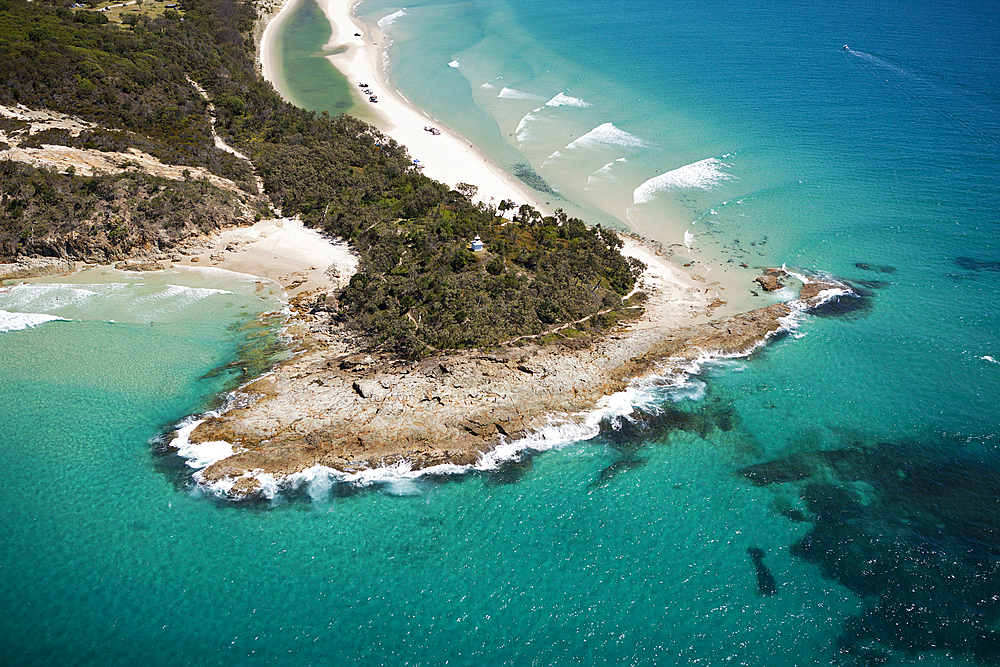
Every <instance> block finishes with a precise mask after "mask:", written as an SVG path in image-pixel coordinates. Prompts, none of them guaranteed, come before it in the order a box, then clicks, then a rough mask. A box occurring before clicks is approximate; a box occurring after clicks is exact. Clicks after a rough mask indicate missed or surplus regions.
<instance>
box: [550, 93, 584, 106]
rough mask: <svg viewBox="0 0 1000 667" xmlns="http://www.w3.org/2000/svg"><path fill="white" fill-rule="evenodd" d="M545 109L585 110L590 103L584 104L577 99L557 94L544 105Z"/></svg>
mask: <svg viewBox="0 0 1000 667" xmlns="http://www.w3.org/2000/svg"><path fill="white" fill-rule="evenodd" d="M545 106H547V107H576V108H578V109H586V108H588V107H590V106H592V105H591V104H590V102H584V101H583V100H581V99H579V98H577V97H570V96H569V95H566V94H565V93H559V94H558V95H556V96H555V97H553V98H552V99H551V100H549V101H548V102H546V103H545Z"/></svg>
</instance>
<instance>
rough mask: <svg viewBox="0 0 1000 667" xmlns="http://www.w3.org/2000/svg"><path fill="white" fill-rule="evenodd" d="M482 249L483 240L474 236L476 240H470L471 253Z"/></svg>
mask: <svg viewBox="0 0 1000 667" xmlns="http://www.w3.org/2000/svg"><path fill="white" fill-rule="evenodd" d="M482 249H483V240H482V239H481V238H479V235H478V234H476V238H474V239H472V252H479V251H480V250H482Z"/></svg>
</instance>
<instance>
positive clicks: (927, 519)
mask: <svg viewBox="0 0 1000 667" xmlns="http://www.w3.org/2000/svg"><path fill="white" fill-rule="evenodd" d="M736 474H737V475H738V476H740V477H744V478H746V479H748V480H749V481H751V482H752V483H754V484H757V485H760V486H767V485H772V484H798V485H799V496H800V499H801V502H802V507H801V509H791V508H786V510H787V511H783V513H784V514H786V516H788V515H789V513H790V512H795V514H796V515H797V516H796V518H798V520H805V521H808V522H810V523H811V524H812V525H811V527H810V529H809V531H808V532H807V533H806V534H805V535H804V536H803V537H802V538H801V539H800V540H799V541H798V542H796V543H795V544H794V545H793V546H792V553H793V554H794V555H795V556H797V557H799V558H801V559H803V560H805V561H807V562H809V563H812V564H814V565H816V566H817V567H818V568H819V569H820V571H821V572H822V573H823V574H824V576H827V577H829V578H831V579H834V580H836V581H837V582H839V583H840V584H841V585H843V586H845V587H846V588H848V589H849V590H851V591H852V592H853V593H855V594H856V595H858V596H859V597H860V598H862V599H863V600H864V602H865V604H864V609H863V611H862V612H861V613H860V614H859V615H857V616H855V617H853V618H851V619H849V620H848V621H847V622H845V624H844V627H843V628H842V634H841V636H840V638H839V640H838V642H839V645H840V648H841V652H842V654H843V655H844V656H845V657H852V658H853V659H854V660H856V661H857V662H856V664H870V662H869V661H870V660H871V659H873V658H875V657H878V656H883V657H884V655H883V654H881V653H879V652H878V651H873V649H872V645H873V643H874V644H878V645H880V646H882V647H883V648H888V649H895V650H898V651H902V652H905V653H910V654H912V653H916V652H922V651H930V650H949V651H952V652H954V653H956V654H964V655H969V656H971V657H973V658H974V659H975V660H977V661H978V662H980V663H984V664H1000V634H998V632H997V631H996V629H995V627H994V626H995V624H996V623H997V622H998V621H1000V498H998V497H997V494H996V492H995V490H996V488H997V486H998V482H1000V458H998V457H997V456H995V455H990V456H986V457H982V456H980V455H973V453H972V452H967V451H964V450H963V449H962V445H961V444H960V443H953V442H940V441H937V440H932V441H926V442H921V441H913V440H905V441H900V442H891V441H880V442H876V443H871V444H869V443H864V442H857V443H852V444H850V445H849V446H846V447H844V448H843V449H839V450H835V451H818V452H805V453H796V454H791V455H788V456H784V457H781V458H778V459H774V460H770V461H766V462H762V463H757V464H754V465H750V466H746V467H744V468H741V469H739V470H738V471H736ZM790 518H791V517H790ZM879 659H880V660H881V658H879Z"/></svg>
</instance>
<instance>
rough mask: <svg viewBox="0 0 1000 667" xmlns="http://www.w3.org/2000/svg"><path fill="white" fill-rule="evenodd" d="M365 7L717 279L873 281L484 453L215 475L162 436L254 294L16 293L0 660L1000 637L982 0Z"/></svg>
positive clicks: (0, 355)
mask: <svg viewBox="0 0 1000 667" xmlns="http://www.w3.org/2000/svg"><path fill="white" fill-rule="evenodd" d="M310 15H311V16H313V17H314V19H313V20H322V17H318V18H316V17H317V16H318V15H317V13H316V12H311V13H310ZM359 15H360V16H362V17H364V18H365V19H366V20H371V21H380V22H381V24H382V26H383V28H384V29H385V30H386V32H387V33H388V34H389V35H390V37H391V38H392V39H393V46H392V47H391V49H390V51H389V56H390V63H391V72H392V75H393V77H394V79H395V81H396V83H397V85H398V87H399V88H400V89H401V90H402V92H404V93H405V94H406V95H407V97H409V98H410V99H411V100H413V101H414V102H415V103H416V104H418V105H420V106H422V107H424V108H425V109H426V110H427V111H428V112H429V113H431V114H432V115H433V116H435V117H436V118H438V119H439V120H440V121H441V122H442V123H444V124H446V125H448V126H449V127H452V128H453V129H455V130H457V131H459V132H461V133H462V134H464V135H465V136H466V137H468V138H469V139H470V141H474V142H475V143H476V144H477V145H478V146H480V147H481V148H482V149H483V150H484V151H486V152H487V153H488V154H490V155H491V156H492V157H493V158H494V159H495V160H496V161H497V162H498V163H499V164H502V165H504V166H505V167H506V168H508V169H510V170H511V171H512V172H514V173H519V174H522V175H524V176H525V178H526V179H528V180H530V181H531V182H532V183H534V184H535V185H538V186H539V187H548V188H549V191H548V192H547V194H548V195H549V196H550V197H551V199H549V201H551V202H552V204H553V206H562V207H564V208H566V209H567V210H571V211H574V212H578V213H579V214H581V215H583V216H584V217H586V218H587V219H588V220H592V221H603V222H607V223H608V224H616V225H618V226H619V227H625V226H628V227H630V228H632V229H634V230H636V231H639V232H640V233H642V234H645V235H647V236H649V237H652V238H655V239H657V240H659V241H661V242H662V243H663V244H664V245H665V246H667V247H669V248H670V249H672V250H673V251H674V252H675V253H676V255H677V257H678V258H679V259H684V260H685V261H692V262H694V263H695V264H696V270H698V271H700V272H702V274H703V275H705V276H706V278H707V279H708V280H719V281H720V282H722V283H723V284H725V285H726V289H727V290H742V289H748V288H747V287H746V285H745V284H743V286H742V287H740V286H739V285H740V280H742V279H743V273H741V268H740V267H739V264H741V263H745V264H747V265H748V267H749V268H748V269H747V270H745V273H746V274H747V275H748V276H752V275H755V274H756V271H757V270H758V267H760V266H767V265H781V264H786V265H787V266H788V267H789V268H792V269H796V270H804V271H810V272H823V273H828V274H830V275H833V276H835V277H837V278H839V279H842V280H846V281H849V282H850V284H851V285H852V286H853V287H854V288H855V290H856V293H857V295H858V296H856V297H854V298H846V299H842V300H841V301H840V302H838V303H837V304H834V305H832V306H831V307H829V308H827V309H826V310H825V311H824V312H821V313H817V314H815V315H809V316H805V317H803V318H800V320H799V321H798V322H797V323H796V325H795V327H794V328H793V330H792V331H790V332H789V333H788V335H786V336H784V337H782V338H780V339H778V340H775V341H773V342H772V343H771V344H770V345H769V346H768V347H766V348H765V349H763V350H761V351H760V352H758V353H757V354H755V355H754V356H753V357H751V358H749V359H742V360H726V361H719V362H717V363H713V364H706V365H705V366H704V367H703V368H702V370H701V372H700V373H699V374H698V375H696V376H693V377H691V378H689V379H688V381H687V382H686V383H685V384H684V385H683V386H682V387H676V386H668V385H667V384H664V383H660V384H656V383H650V384H645V385H642V386H637V387H636V388H634V389H633V390H632V391H630V392H628V393H626V394H623V395H620V396H615V397H611V399H609V401H608V405H607V406H605V407H604V408H603V411H599V412H595V414H594V415H593V417H592V419H591V425H592V426H593V428H591V429H590V430H578V431H571V430H568V429H563V430H560V429H558V428H555V427H554V428H552V429H550V430H548V431H546V432H544V433H541V434H537V435H536V437H535V439H534V440H533V442H534V445H533V447H534V450H533V452H534V453H532V451H529V452H527V453H526V454H525V455H523V456H521V457H519V458H518V460H516V461H511V462H508V463H507V464H505V465H502V466H500V467H499V468H497V469H483V470H474V471H470V472H468V473H467V474H464V475H444V476H435V477H432V478H428V477H416V478H414V477H411V476H400V475H397V476H396V477H392V476H388V475H386V476H383V477H382V478H381V481H375V480H374V478H368V479H367V481H364V482H362V481H356V482H354V483H348V482H340V481H338V480H336V479H331V478H330V477H324V476H316V477H315V478H313V479H312V480H311V481H302V482H301V483H299V484H298V485H297V486H296V487H295V488H288V489H284V490H281V491H279V492H278V493H277V494H276V495H274V497H273V498H271V499H269V500H266V501H262V502H259V503H254V504H250V505H234V504H231V503H227V502H225V501H221V500H218V499H216V498H214V497H213V496H212V495H211V494H206V493H203V492H200V491H198V490H197V489H196V488H194V487H193V486H192V484H191V481H190V480H191V472H192V468H191V467H190V466H189V465H188V463H187V461H186V460H185V459H183V458H180V457H178V456H175V455H172V454H169V453H164V452H163V440H164V438H163V437H162V434H163V433H164V432H165V431H167V430H168V429H170V428H171V426H172V425H174V424H176V423H177V422H179V421H180V420H182V419H184V418H185V417H186V416H187V415H190V414H193V413H198V412H200V411H203V410H206V409H211V408H216V407H218V399H217V397H218V395H219V394H220V393H221V392H225V391H226V390H227V389H229V388H232V387H233V386H234V385H235V384H237V383H238V382H239V380H240V379H241V376H240V373H239V369H240V368H242V367H243V366H244V365H245V364H244V363H242V362H239V359H241V358H242V357H245V356H246V355H247V354H248V352H247V349H248V348H247V346H248V345H249V346H250V349H252V350H258V351H259V349H261V348H262V346H263V349H266V348H267V341H270V340H271V339H272V338H273V335H274V332H273V331H272V330H271V329H269V328H267V327H260V326H256V325H253V324H252V322H253V321H254V317H255V316H256V315H257V314H258V313H260V312H262V311H267V310H272V309H276V308H280V303H279V302H278V300H277V298H276V296H275V295H274V294H272V293H270V292H269V291H266V290H265V292H266V293H264V292H261V291H260V286H257V285H253V284H252V282H251V283H247V282H246V280H245V279H240V278H238V277H235V278H234V277H223V276H222V275H221V274H215V275H212V274H191V275H189V274H185V275H160V274H147V275H146V276H145V277H144V278H141V279H140V278H135V277H129V276H127V275H125V274H113V275H106V276H104V277H95V276H88V275H86V274H84V276H83V277H78V278H74V279H73V282H74V284H67V279H65V278H63V279H49V280H48V281H46V282H47V283H48V284H50V285H51V284H53V283H54V284H56V285H61V286H57V287H51V286H50V287H40V286H37V285H32V286H29V287H19V288H15V289H12V290H9V291H8V292H0V329H7V330H6V331H3V332H0V465H2V470H4V471H5V472H6V474H7V476H8V477H7V482H6V485H5V493H4V502H3V504H2V505H0V517H2V525H3V526H4V537H3V540H2V541H0V554H2V557H0V615H2V622H0V649H2V651H3V653H2V655H3V662H4V663H5V664H11V665H14V664H17V665H52V664H75V665H111V664H115V665H119V664H140V663H141V664H146V665H182V664H191V665H214V664H227V665H229V664H246V665H295V666H296V667H298V666H300V665H328V664H329V665H334V664H360V665H444V664H453V665H514V666H521V665H564V664H580V665H595V664H614V665H624V664H630V665H640V664H641V665H694V664H698V665H722V664H733V665H751V666H757V665H768V666H769V667H785V666H788V667H791V666H799V665H831V664H837V665H851V666H853V665H876V664H888V665H909V664H921V665H973V664H1000V635H998V634H997V632H998V630H1000V450H998V447H1000V442H998V435H1000V299H998V296H1000V238H998V237H1000V212H998V211H1000V186H998V183H1000V179H998V176H997V174H998V171H1000V48H998V45H1000V4H998V3H997V2H917V1H916V0H891V1H887V2H881V3H858V2H847V1H836V2H826V3H815V2H805V1H804V0H803V1H795V0H790V1H788V2H781V3H779V2H774V1H773V0H739V1H737V0H720V1H719V2H715V3H703V2H694V1H687V0H685V1H667V0H660V1H659V2H650V1H648V0H647V1H636V0H628V1H624V2H615V3H607V2H601V3H598V2H592V1H591V0H575V1H574V2H568V1H567V0H548V1H546V2H544V3H539V2H528V1H527V0H513V1H511V2H496V1H494V0H479V1H476V2H455V1H454V0H449V1H448V2H442V1H440V0H433V1H427V2H413V3H407V4H405V5H402V4H393V3H391V2H386V1H385V0H366V1H365V2H364V3H363V4H362V5H361V7H360V8H359ZM298 16H299V15H298V14H293V17H292V20H297V17H298ZM302 32H303V33H310V31H309V30H303V31H302ZM845 46H846V47H847V48H845ZM311 85H313V86H315V85H316V82H312V84H311ZM331 85H333V84H331ZM539 179H540V180H539ZM541 181H544V183H545V184H546V185H545V186H543V185H541ZM723 274H725V275H726V276H728V278H726V279H723V278H722V277H721V276H722V275H723ZM192 275H197V276H200V277H197V278H195V277H192ZM157 276H159V277H157ZM727 280H728V282H727ZM134 282H138V283H139V285H138V286H135V285H132V283H134ZM108 285H111V287H109V286H108ZM734 285H735V286H734ZM192 290H193V291H192ZM213 290H214V291H213ZM745 296H746V295H745V294H736V295H734V296H733V297H732V298H733V299H734V300H738V299H742V298H745ZM8 313H17V314H16V315H11V314H8ZM24 313H36V314H49V315H53V316H58V317H61V318H64V319H61V320H49V321H42V320H44V319H45V318H42V317H29V316H27V315H24ZM25 324H32V325H33V326H29V327H27V328H19V327H21V326H22V325H25ZM234 361H237V362H238V363H237V364H236V366H235V367H226V366H227V364H229V363H231V362H234ZM220 368H221V369H222V370H221V371H219V369H220ZM535 450H537V451H535ZM192 462H193V463H197V461H192ZM484 468H485V466H484ZM758 550H759V551H758Z"/></svg>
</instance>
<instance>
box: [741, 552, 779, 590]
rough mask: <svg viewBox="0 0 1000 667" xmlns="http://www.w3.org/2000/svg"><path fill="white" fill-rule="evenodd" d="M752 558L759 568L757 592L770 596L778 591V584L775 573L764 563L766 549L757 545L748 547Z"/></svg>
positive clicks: (755, 565)
mask: <svg viewBox="0 0 1000 667" xmlns="http://www.w3.org/2000/svg"><path fill="white" fill-rule="evenodd" d="M747 553H748V554H749V555H750V559H751V560H753V564H754V567H755V568H756V569H757V592H758V593H760V594H761V595H763V596H765V597H770V596H772V595H774V594H775V593H777V592H778V584H777V582H776V581H775V580H774V575H773V574H771V571H770V570H769V569H767V566H766V565H764V550H763V549H759V548H757V547H750V548H749V549H747Z"/></svg>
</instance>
